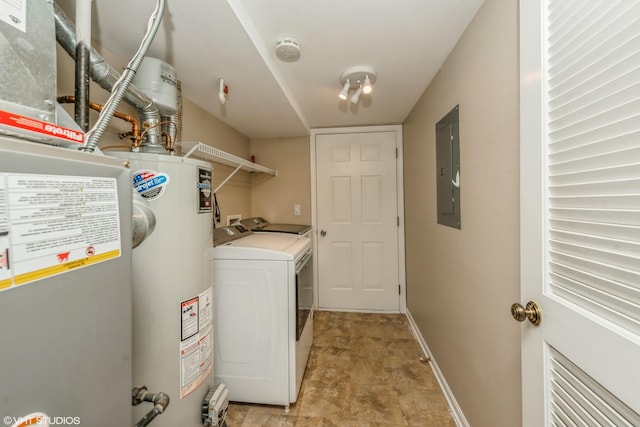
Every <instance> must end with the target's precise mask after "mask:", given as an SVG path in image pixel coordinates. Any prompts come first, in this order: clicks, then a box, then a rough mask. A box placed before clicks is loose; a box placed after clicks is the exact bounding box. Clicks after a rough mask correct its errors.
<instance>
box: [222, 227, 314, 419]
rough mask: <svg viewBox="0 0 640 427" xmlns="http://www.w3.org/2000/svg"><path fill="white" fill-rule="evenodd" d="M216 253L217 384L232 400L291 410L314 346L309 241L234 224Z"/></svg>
mask: <svg viewBox="0 0 640 427" xmlns="http://www.w3.org/2000/svg"><path fill="white" fill-rule="evenodd" d="M213 253H214V255H213V256H214V284H215V285H214V306H215V308H214V313H215V331H214V337H215V338H214V339H215V344H214V348H215V351H214V359H215V362H214V366H215V370H214V372H215V377H216V380H217V381H221V382H223V383H224V384H225V385H226V386H227V388H228V390H229V400H231V401H236V402H248V403H262V404H271V405H283V406H285V408H287V409H288V407H289V405H290V404H291V403H293V402H295V401H296V400H297V397H298V392H299V390H300V384H301V383H302V377H303V375H304V370H305V367H306V364H307V360H308V358H309V351H310V350H311V344H312V341H313V316H312V306H313V297H312V293H310V294H309V293H308V292H306V291H305V289H309V288H311V285H310V284H311V283H312V280H313V272H312V268H313V267H312V265H313V263H312V251H311V240H310V239H309V238H306V237H301V236H297V235H293V234H279V233H267V234H262V233H260V234H258V233H251V232H250V231H249V230H247V229H246V228H244V227H243V226H242V225H234V226H229V227H223V228H219V229H216V230H215V231H214V250H213ZM308 294H309V295H308Z"/></svg>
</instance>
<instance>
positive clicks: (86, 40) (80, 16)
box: [74, 0, 93, 132]
mask: <svg viewBox="0 0 640 427" xmlns="http://www.w3.org/2000/svg"><path fill="white" fill-rule="evenodd" d="M92 1H93V0H79V1H76V75H75V109H74V113H75V121H76V123H77V124H78V125H79V126H80V127H81V128H82V130H83V131H84V132H87V131H88V130H89V99H90V97H89V63H90V55H91V53H90V51H89V48H90V46H91V3H92Z"/></svg>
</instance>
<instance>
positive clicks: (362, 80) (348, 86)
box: [338, 66, 376, 104]
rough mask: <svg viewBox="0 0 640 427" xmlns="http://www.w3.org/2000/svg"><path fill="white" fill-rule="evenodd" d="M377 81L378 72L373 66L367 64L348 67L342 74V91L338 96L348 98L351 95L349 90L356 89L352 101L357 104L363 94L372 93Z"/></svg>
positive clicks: (343, 98)
mask: <svg viewBox="0 0 640 427" xmlns="http://www.w3.org/2000/svg"><path fill="white" fill-rule="evenodd" d="M375 82H376V72H375V71H374V70H373V68H371V67H367V66H358V67H351V68H347V69H346V70H344V72H343V73H342V74H341V75H340V84H341V85H342V91H340V94H339V95H338V97H339V98H340V99H342V100H346V99H347V98H348V97H349V91H350V90H352V89H356V92H355V93H354V94H353V96H352V97H351V102H352V103H354V104H357V103H358V101H360V95H361V94H363V93H364V94H367V95H368V94H371V92H372V90H373V84H374V83H375Z"/></svg>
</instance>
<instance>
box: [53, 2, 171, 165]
mask: <svg viewBox="0 0 640 427" xmlns="http://www.w3.org/2000/svg"><path fill="white" fill-rule="evenodd" d="M161 1H162V0H161ZM162 3H163V4H164V2H162ZM54 15H55V23H56V40H57V41H58V43H59V44H60V46H62V48H63V49H64V50H65V52H67V54H68V55H69V56H70V57H71V58H72V59H74V60H76V59H77V58H76V52H75V46H76V35H75V26H74V24H73V22H71V20H70V19H69V17H68V16H67V15H66V14H65V12H64V11H63V10H62V9H61V8H60V7H59V6H58V5H57V4H56V3H54ZM90 58H91V63H90V74H91V78H92V79H93V81H95V82H96V83H97V84H98V85H99V86H100V87H101V88H103V89H105V90H107V91H109V92H111V91H113V90H114V87H115V85H116V84H117V83H118V81H119V80H120V78H121V75H120V74H119V73H118V72H117V71H115V70H114V69H113V68H112V67H111V66H110V65H109V64H107V62H106V61H105V59H104V58H103V57H102V56H101V55H100V54H99V53H98V52H97V51H96V50H95V49H93V48H90ZM121 99H123V100H124V101H125V102H127V103H128V104H129V105H131V106H133V107H134V108H135V109H136V110H137V111H138V114H139V115H140V122H142V123H144V124H145V127H146V128H147V129H148V131H147V132H146V134H145V135H146V139H145V142H144V143H143V145H145V146H147V147H157V148H158V151H162V152H164V148H163V147H162V141H161V130H160V126H158V125H159V123H160V112H159V110H158V108H157V107H156V105H155V104H154V103H153V101H152V100H151V98H149V97H148V96H147V95H146V94H145V93H144V92H142V91H141V90H140V89H138V88H136V87H135V86H133V85H128V87H127V89H126V91H124V93H123V97H121ZM116 106H117V105H116ZM104 127H105V128H106V125H105V126H104ZM103 132H104V129H103Z"/></svg>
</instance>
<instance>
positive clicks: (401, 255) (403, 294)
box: [309, 125, 407, 314]
mask: <svg viewBox="0 0 640 427" xmlns="http://www.w3.org/2000/svg"><path fill="white" fill-rule="evenodd" d="M370 132H395V134H396V148H397V149H398V156H397V158H396V194H397V200H396V203H397V207H398V217H399V218H400V224H399V226H398V284H399V285H400V298H399V299H400V313H402V314H405V313H406V312H407V284H406V268H405V267H406V266H405V243H404V166H403V139H402V125H385V126H358V127H337V128H317V129H311V134H310V136H309V150H310V152H309V158H310V161H311V165H310V171H311V225H312V227H313V234H312V235H313V239H312V240H313V251H314V253H315V254H317V253H318V215H317V211H316V209H317V199H316V198H317V187H316V135H330V134H346V133H370ZM313 264H314V265H313V275H314V277H313V282H314V290H313V292H314V309H317V308H318V257H317V256H314V257H313Z"/></svg>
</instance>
